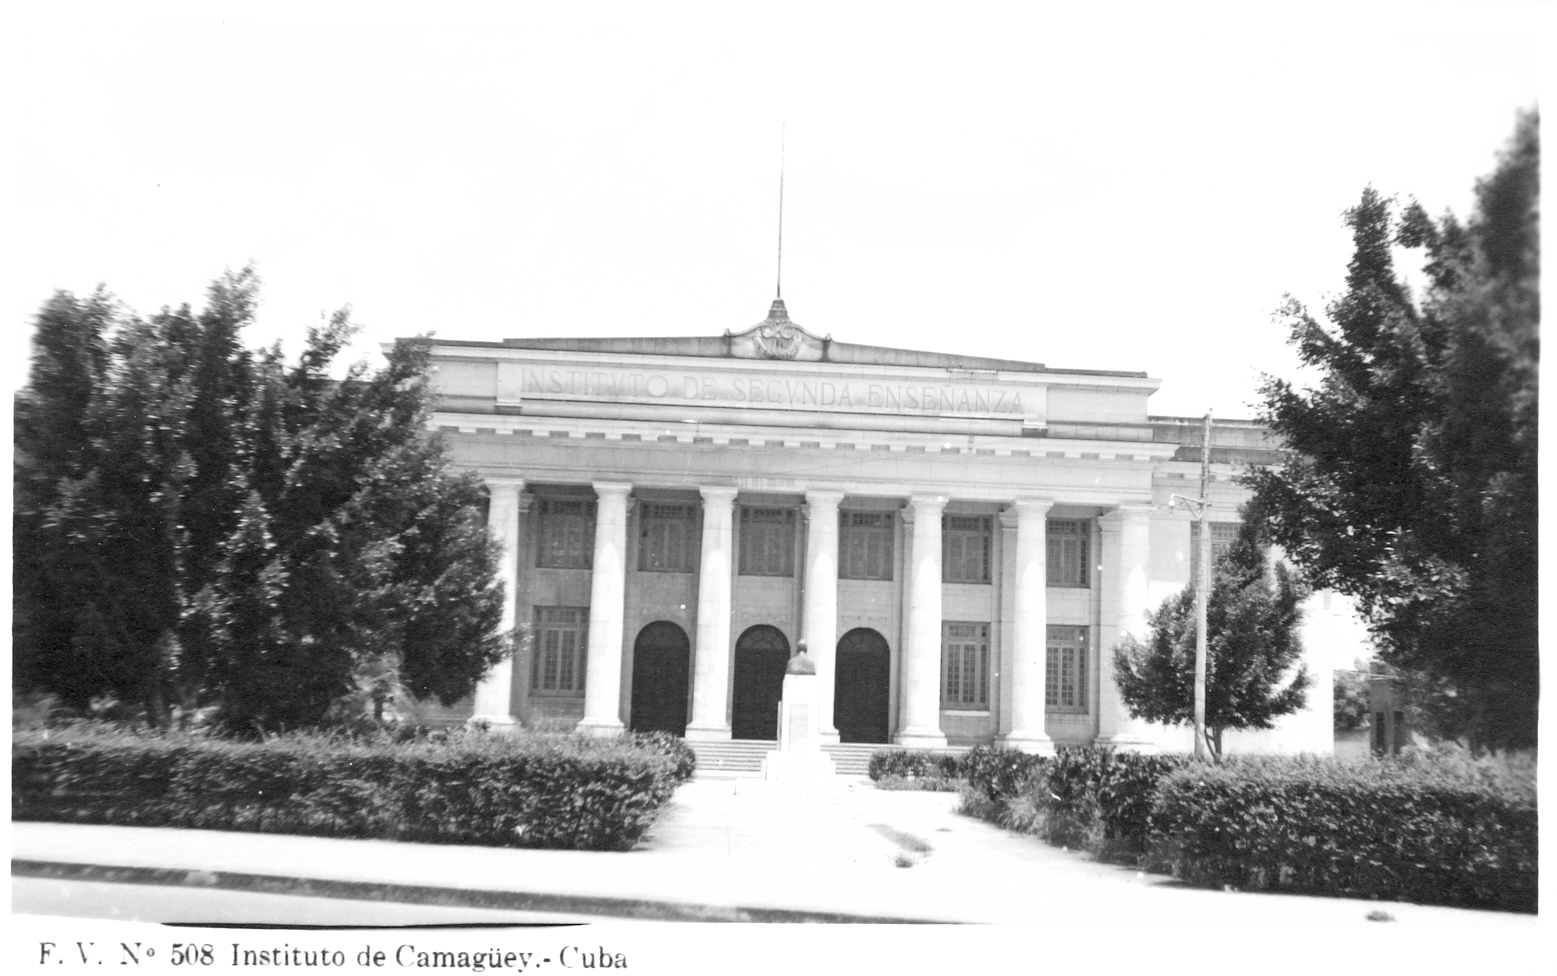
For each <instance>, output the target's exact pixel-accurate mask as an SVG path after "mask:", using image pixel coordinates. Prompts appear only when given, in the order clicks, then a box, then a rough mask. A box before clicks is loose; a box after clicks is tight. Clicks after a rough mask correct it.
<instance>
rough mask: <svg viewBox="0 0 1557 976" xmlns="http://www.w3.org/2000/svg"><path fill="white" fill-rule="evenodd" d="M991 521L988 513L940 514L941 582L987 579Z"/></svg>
mask: <svg viewBox="0 0 1557 976" xmlns="http://www.w3.org/2000/svg"><path fill="white" fill-rule="evenodd" d="M990 523H991V519H990V517H989V516H988V515H943V516H941V581H942V582H944V583H988V582H989V567H990V548H991V545H992V542H991V538H992V536H991V529H990Z"/></svg>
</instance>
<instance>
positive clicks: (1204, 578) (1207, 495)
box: [1195, 410, 1211, 759]
mask: <svg viewBox="0 0 1557 976" xmlns="http://www.w3.org/2000/svg"><path fill="white" fill-rule="evenodd" d="M1210 512H1211V411H1209V410H1207V411H1206V422H1205V430H1204V431H1203V433H1202V435H1201V440H1200V552H1199V553H1198V557H1199V558H1197V559H1196V560H1195V562H1196V563H1197V565H1196V566H1195V758H1196V759H1204V758H1205V757H1206V744H1207V743H1206V656H1207V648H1206V602H1207V598H1208V596H1209V594H1210V590H1211V520H1210Z"/></svg>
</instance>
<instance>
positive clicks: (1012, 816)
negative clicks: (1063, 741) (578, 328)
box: [963, 746, 1191, 859]
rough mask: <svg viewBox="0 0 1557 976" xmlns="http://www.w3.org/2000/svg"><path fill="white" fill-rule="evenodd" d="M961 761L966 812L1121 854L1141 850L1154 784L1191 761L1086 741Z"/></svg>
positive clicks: (982, 753)
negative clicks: (1044, 752)
mask: <svg viewBox="0 0 1557 976" xmlns="http://www.w3.org/2000/svg"><path fill="white" fill-rule="evenodd" d="M963 758H964V768H965V776H966V778H967V781H968V784H969V787H970V791H971V792H972V793H974V794H976V796H975V797H973V798H971V799H970V800H968V801H965V803H964V807H965V809H966V810H967V811H968V812H969V813H972V814H973V815H975V816H980V817H982V818H983V819H986V820H990V821H991V822H993V823H997V824H999V825H1001V826H1003V827H1007V828H1009V829H1012V830H1018V831H1021V832H1023V833H1029V834H1034V835H1036V836H1039V837H1042V838H1043V839H1044V840H1046V841H1048V842H1049V843H1051V844H1056V845H1060V846H1064V847H1079V848H1082V849H1084V850H1086V851H1089V852H1090V853H1092V854H1095V855H1097V856H1100V857H1109V858H1119V857H1125V858H1129V859H1134V858H1135V857H1136V856H1138V855H1139V854H1140V852H1141V851H1142V850H1144V848H1145V844H1146V836H1147V826H1148V822H1149V817H1150V813H1151V809H1152V802H1153V800H1154V798H1155V795H1156V788H1157V784H1158V782H1159V781H1160V780H1161V779H1162V778H1163V777H1164V776H1166V775H1167V774H1168V773H1170V772H1172V771H1173V770H1175V769H1178V768H1181V767H1182V766H1184V765H1185V764H1187V763H1188V762H1190V761H1191V760H1190V759H1189V757H1187V756H1173V755H1169V756H1146V755H1140V754H1138V753H1131V752H1115V751H1113V750H1111V749H1100V748H1096V747H1092V746H1087V747H1082V748H1066V747H1061V748H1060V749H1058V750H1057V751H1056V753H1055V755H1054V756H1053V757H1050V758H1044V757H1038V756H1031V755H1027V754H1024V753H1019V752H1014V751H1012V750H1004V749H984V750H979V749H975V750H973V751H972V752H970V753H968V755H967V756H965V757H963Z"/></svg>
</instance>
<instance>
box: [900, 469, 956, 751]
mask: <svg viewBox="0 0 1557 976" xmlns="http://www.w3.org/2000/svg"><path fill="white" fill-rule="evenodd" d="M909 504H910V505H911V506H912V507H913V515H914V550H913V555H912V556H911V557H910V563H909V568H908V641H907V644H906V646H905V648H904V654H903V696H902V697H903V711H902V718H901V722H902V725H901V728H900V730H899V732H898V734H897V742H898V744H899V745H904V746H911V747H914V748H919V749H927V748H935V747H938V746H944V745H946V735H945V733H943V732H942V731H941V510H942V509H943V508H945V507H946V498H945V496H942V495H915V496H913V498H911V499H910V500H909Z"/></svg>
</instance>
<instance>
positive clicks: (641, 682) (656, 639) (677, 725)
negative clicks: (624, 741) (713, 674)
mask: <svg viewBox="0 0 1557 976" xmlns="http://www.w3.org/2000/svg"><path fill="white" fill-rule="evenodd" d="M691 656H692V645H691V644H690V643H689V642H688V641H687V632H686V631H684V630H682V629H681V628H680V627H677V626H676V625H675V624H673V623H670V622H668V621H664V620H657V621H655V622H654V623H652V624H649V625H648V626H647V627H645V628H643V629H642V630H640V631H639V632H638V639H637V640H636V641H634V642H633V700H632V712H631V713H630V714H631V720H630V722H629V724H628V727H629V728H631V729H632V730H633V731H634V732H669V733H671V734H672V735H685V734H686V731H687V677H688V675H689V674H690V673H691V672H690V669H689V662H690V660H691Z"/></svg>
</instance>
